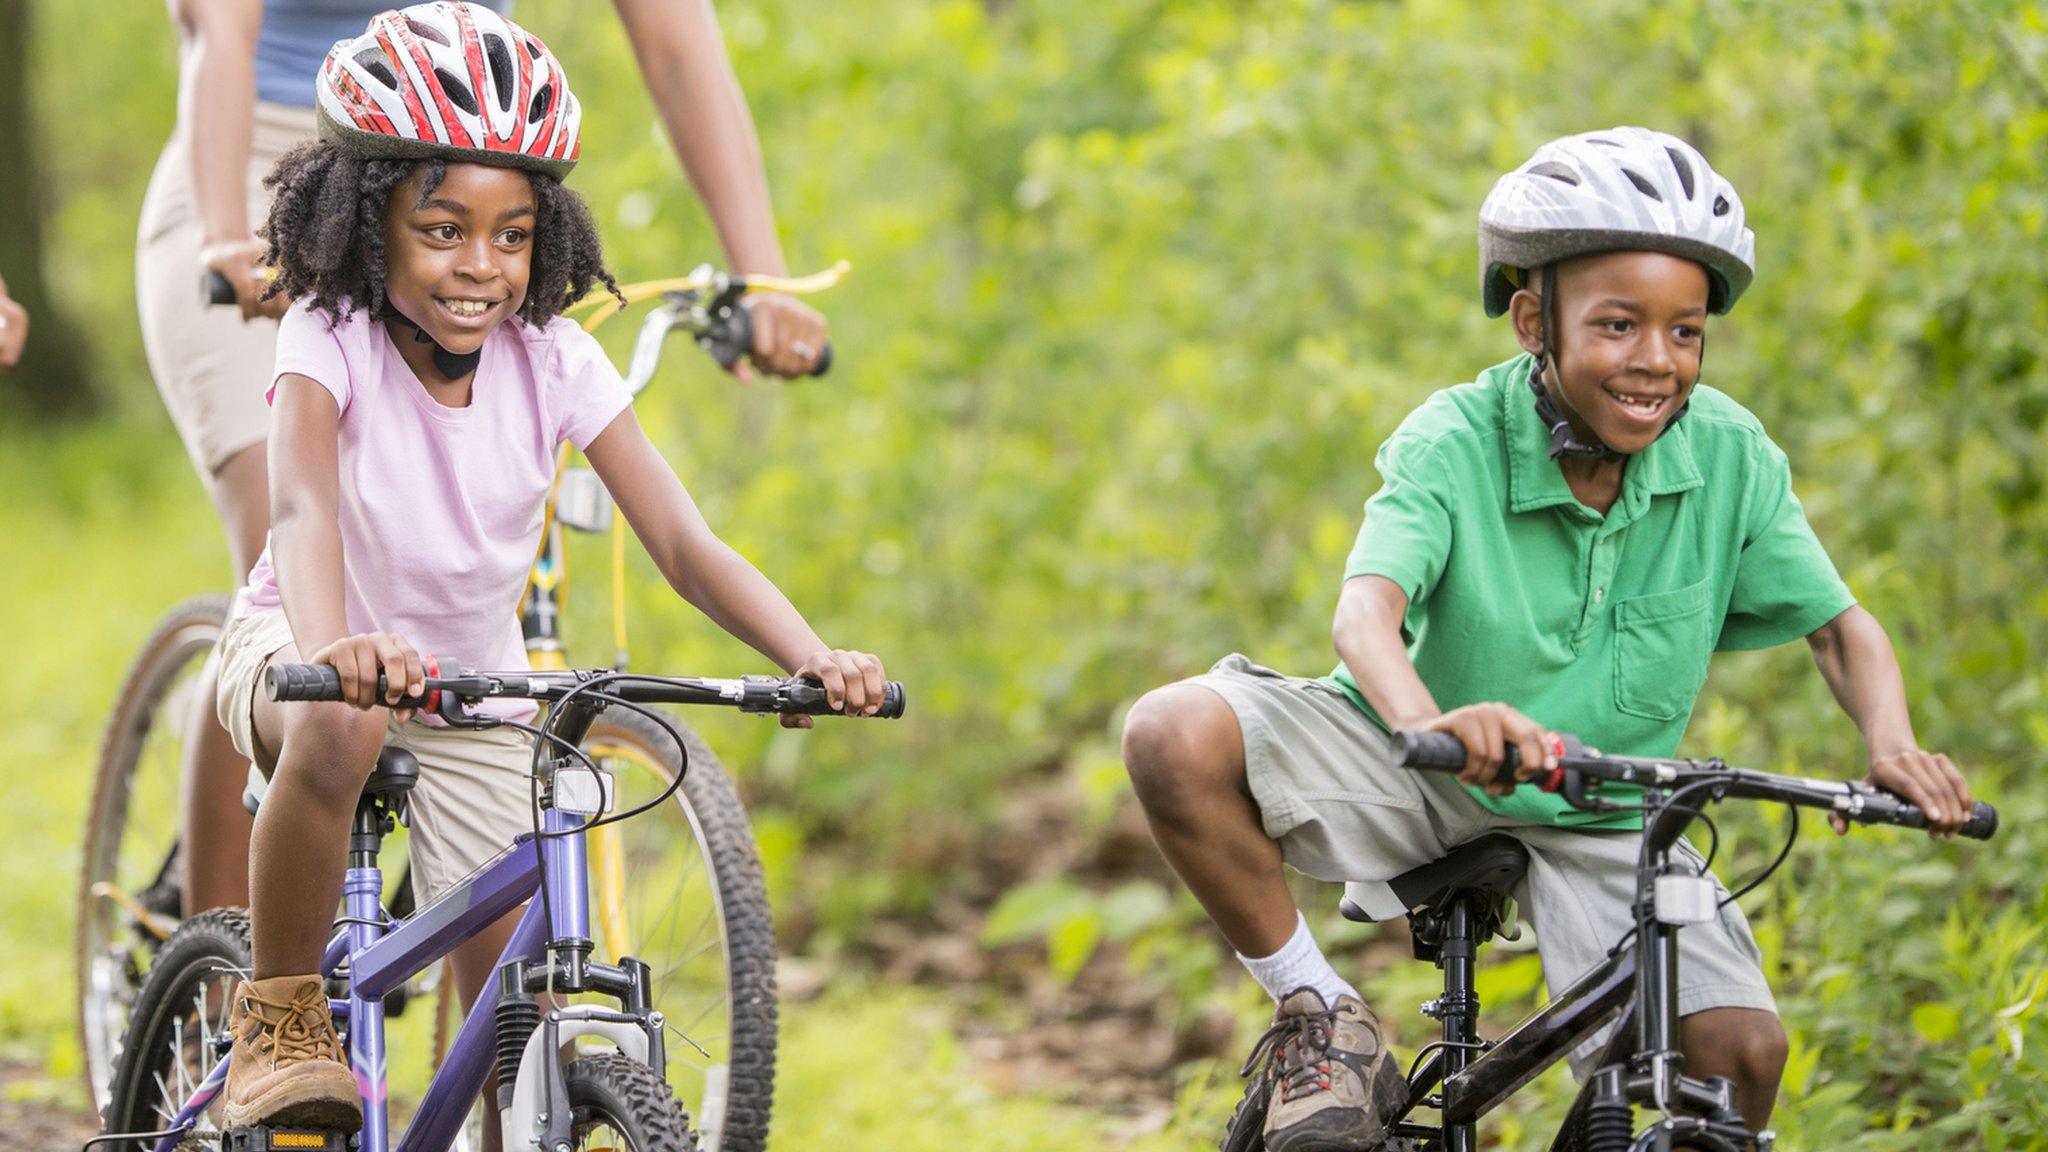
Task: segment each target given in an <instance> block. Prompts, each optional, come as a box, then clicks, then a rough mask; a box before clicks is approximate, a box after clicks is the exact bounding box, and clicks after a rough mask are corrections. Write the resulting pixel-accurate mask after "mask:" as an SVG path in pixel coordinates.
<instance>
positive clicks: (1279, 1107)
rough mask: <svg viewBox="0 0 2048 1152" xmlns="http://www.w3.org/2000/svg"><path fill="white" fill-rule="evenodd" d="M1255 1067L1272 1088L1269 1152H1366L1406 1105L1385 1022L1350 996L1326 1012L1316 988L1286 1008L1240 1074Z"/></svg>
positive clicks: (1301, 991) (1291, 996)
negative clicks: (1386, 1040) (1385, 1038)
mask: <svg viewBox="0 0 2048 1152" xmlns="http://www.w3.org/2000/svg"><path fill="white" fill-rule="evenodd" d="M1261 1064H1263V1065H1264V1068H1262V1069H1261V1068H1260V1067H1259V1066H1260V1065H1261ZM1255 1069H1256V1070H1258V1074H1259V1075H1262V1076H1265V1077H1267V1078H1268V1079H1270V1080H1271V1082H1272V1092H1271V1095H1270V1096H1269V1100H1270V1103H1269V1105H1268V1107H1267V1109H1266V1127H1265V1142H1266V1148H1267V1149H1268V1150H1269V1152H1365V1150H1366V1149H1368V1148H1370V1147H1372V1146H1373V1142H1374V1141H1375V1140H1377V1139H1378V1138H1379V1136H1380V1134H1381V1132H1382V1130H1383V1129H1384V1128H1385V1127H1386V1122H1387V1120H1388V1119H1389V1118H1391V1117H1392V1116H1394V1115H1395V1114H1397V1113H1398V1112H1399V1111H1400V1109H1401V1106H1402V1105H1403V1104H1405V1103H1406V1102H1407V1099H1408V1084H1407V1081H1406V1080H1405V1079H1404V1078H1403V1077H1402V1075H1401V1070H1400V1069H1399V1068H1398V1067H1397V1066H1396V1065H1395V1064H1394V1058H1393V1056H1392V1054H1390V1053H1389V1052H1388V1051H1387V1050H1386V1045H1385V1044H1384V1043H1383V1042H1382V1041H1381V1038H1380V1022H1379V1020H1378V1019H1376V1018H1375V1017H1374V1016H1373V1014H1372V1013H1371V1012H1370V1011H1368V1010H1367V1009H1366V1006H1365V1005H1364V1004H1362V1003H1360V1002H1359V1001H1358V999H1357V998H1355V997H1352V996H1339V997H1337V1003H1336V1004H1335V1006H1326V1005H1325V1004H1324V1003H1323V998H1322V997H1321V996H1320V995H1318V994H1317V993H1316V991H1315V989H1313V988H1297V989H1295V990H1294V991H1293V992H1290V993H1288V995H1287V998H1286V999H1285V1000H1282V1001H1281V1002H1280V1007H1279V1010H1278V1011H1276V1012H1274V1014H1273V1026H1272V1027H1271V1028H1268V1029H1267V1030H1266V1034H1265V1035H1264V1036H1262V1037H1260V1038H1259V1042H1258V1045H1257V1046H1256V1047H1254V1048H1253V1049H1252V1054H1251V1056H1250V1057H1249V1058H1248V1059H1246V1060H1245V1062H1244V1068H1243V1069H1242V1070H1241V1071H1240V1073H1239V1074H1240V1075H1244V1076H1250V1075H1252V1074H1253V1072H1254V1070H1255Z"/></svg>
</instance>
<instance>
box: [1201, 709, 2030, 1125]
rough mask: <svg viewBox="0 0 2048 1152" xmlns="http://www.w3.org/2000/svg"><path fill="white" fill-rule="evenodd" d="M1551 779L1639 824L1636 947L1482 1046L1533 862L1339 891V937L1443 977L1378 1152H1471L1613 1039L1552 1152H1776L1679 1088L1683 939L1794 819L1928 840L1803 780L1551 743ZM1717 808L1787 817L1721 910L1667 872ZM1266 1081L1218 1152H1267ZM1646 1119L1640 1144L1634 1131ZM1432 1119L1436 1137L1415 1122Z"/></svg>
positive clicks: (1510, 771)
mask: <svg viewBox="0 0 2048 1152" xmlns="http://www.w3.org/2000/svg"><path fill="white" fill-rule="evenodd" d="M1396 739H1397V743H1398V745H1399V748H1400V753H1401V766H1402V767H1404V768H1413V769H1419V770H1425V771H1432V772H1450V773H1455V772H1458V771H1461V770H1462V769H1463V768H1464V767H1465V746H1464V745H1463V744H1462V743H1460V742H1459V741H1458V739H1457V737H1455V736H1452V735H1449V734H1447V733H1442V732H1400V733H1396ZM1507 751H1508V759H1507V763H1506V765H1505V766H1504V767H1503V769H1502V776H1501V779H1506V780H1511V779H1513V775H1514V769H1515V766H1516V760H1517V758H1516V755H1515V749H1514V747H1513V746H1509V748H1508V749H1507ZM1556 751H1557V753H1558V760H1557V763H1558V766H1557V768H1555V769H1554V770H1552V771H1550V772H1549V773H1546V774H1545V776H1544V777H1542V778H1541V779H1540V780H1539V781H1537V782H1536V783H1537V785H1538V786H1539V787H1541V788H1543V789H1544V790H1545V791H1548V792H1556V793H1561V794H1562V795H1563V796H1564V798H1565V799H1566V801H1567V802H1569V803H1570V804H1571V805H1572V806H1573V807H1575V808H1579V809H1582V810H1585V811H1614V810H1618V809H1621V808H1636V807H1640V809H1641V810H1642V812H1643V841H1642V851H1641V853H1640V855H1639V856H1638V857H1637V862H1636V903H1635V919H1636V926H1635V929H1634V930H1633V931H1632V932H1630V933H1629V934H1628V935H1627V936H1625V937H1624V938H1623V939H1622V940H1621V941H1620V942H1618V943H1616V944H1615V946H1614V947H1613V948H1612V949H1611V950H1609V952H1608V955H1607V959H1606V960H1605V961H1604V962H1603V963H1601V964H1600V966H1599V967H1597V968H1595V969H1594V970H1593V971H1591V972H1589V973H1587V974H1586V975H1585V976H1584V977H1582V978H1580V979H1579V981H1578V982H1577V983H1575V984H1573V985H1572V986H1571V987H1570V988H1567V989H1565V990H1564V991H1563V992H1561V993H1559V994H1558V995H1557V996H1556V997H1555V998H1554V999H1553V1000H1552V1001H1551V1002H1550V1004H1549V1005H1548V1006H1546V1007H1544V1008H1543V1009H1541V1010H1540V1011H1538V1012H1536V1013H1534V1014H1533V1015H1531V1016H1529V1017H1528V1018H1527V1019H1525V1020H1523V1021H1522V1022H1521V1023H1520V1024H1518V1025H1516V1026H1515V1028H1514V1029H1513V1030H1512V1031H1510V1032H1509V1033H1508V1034H1507V1035H1505V1036H1503V1037H1501V1038H1500V1039H1499V1040H1495V1041H1482V1040H1480V1038H1479V1033H1478V1024H1479V997H1478V995H1477V993H1476V992H1475V991H1474V986H1473V970H1474V967H1475V960H1476V958H1477V952H1478V948H1479V946H1480V945H1481V944H1482V943H1483V942H1485V941H1486V940H1487V939H1489V938H1491V937H1492V936H1494V935H1495V934H1497V933H1499V932H1500V931H1501V930H1502V928H1503V925H1504V923H1505V921H1506V904H1507V899H1508V893H1509V892H1510V891H1511V890H1512V889H1513V888H1514V886H1515V884H1516V882H1517V881H1519V880H1520V879H1521V877H1522V874H1523V872H1524V871H1526V870H1527V868H1528V863H1529V855H1528V850H1527V849H1525V848H1524V847H1523V846H1522V843H1521V841H1519V840H1517V839H1515V838H1514V837H1513V836H1511V835H1509V834H1507V833H1504V832H1497V833H1493V834H1491V835H1488V836H1483V837H1481V838H1480V839H1478V840H1474V841H1472V842H1471V843H1469V844H1465V845H1462V846H1460V847H1459V848H1457V849H1456V850H1455V851H1453V852H1452V853H1451V854H1450V855H1448V856H1446V857H1444V858H1443V859H1441V860H1437V861H1433V862H1432V863H1429V864H1425V865H1423V866H1422V867H1420V868H1415V869H1412V870H1410V871H1408V872H1406V873H1403V874H1402V875H1400V876H1397V877H1395V878H1394V879H1393V880H1391V881H1388V882H1387V883H1386V884H1384V885H1377V884H1375V885H1353V886H1351V888H1350V889H1349V890H1347V893H1346V896H1345V899H1344V903H1343V913H1344V915H1345V917H1346V918H1347V919H1351V920H1357V921H1362V922H1374V921H1381V920H1387V919H1391V918H1393V917H1394V916H1399V915H1406V916H1407V917H1408V920H1409V926H1410V928H1411V929H1412V930H1413V936H1414V940H1415V945H1414V947H1415V956H1416V958H1417V959H1419V960H1428V961H1431V962H1433V963H1434V964H1435V965H1436V966H1437V967H1438V968H1439V969H1441V970H1442V971H1443V974H1444V991H1443V996H1442V997H1441V998H1440V999H1436V1000H1432V1001H1430V1002H1429V1003H1427V1004H1425V1005H1423V1007H1422V1012H1423V1014H1424V1015H1426V1016H1430V1017H1432V1018H1434V1019H1436V1020H1438V1021H1439V1022H1440V1023H1441V1024H1442V1026H1443V1036H1442V1038H1441V1039H1439V1040H1435V1041H1432V1042H1431V1043H1429V1044H1427V1045H1425V1046H1424V1047H1423V1049H1422V1051H1421V1052H1419V1053H1417V1055H1416V1059H1415V1063H1414V1065H1413V1066H1412V1067H1411V1068H1410V1069H1409V1072H1408V1097H1407V1101H1406V1103H1405V1104H1403V1106H1402V1108H1401V1110H1400V1112H1399V1113H1398V1114H1397V1115H1395V1116H1394V1117H1393V1118H1392V1119H1390V1120H1389V1121H1388V1123H1387V1127H1386V1130H1385V1132H1384V1134H1383V1135H1382V1136H1381V1138H1380V1141H1379V1143H1378V1147H1379V1148H1380V1149H1382V1150H1384V1152H1472V1150H1473V1149H1475V1148H1477V1147H1478V1122H1479V1120H1480V1118H1481V1117H1483V1116H1485V1115H1486V1114H1487V1113H1488V1112H1491V1111H1492V1110H1493V1109H1495V1108H1497V1107H1499V1106H1500V1105H1501V1104H1502V1103H1503V1102H1504V1101H1506V1100H1507V1099H1508V1097H1510V1096H1512V1095H1514V1093H1515V1092H1517V1091H1519V1090H1520V1089H1521V1088H1522V1086H1523V1085H1526V1084H1528V1083H1529V1082H1530V1081H1531V1080H1534V1079H1535V1078H1536V1077H1537V1076H1538V1075H1539V1074H1541V1073H1542V1072H1543V1071H1544V1070H1545V1069H1547V1068H1549V1067H1550V1066H1551V1065H1553V1064H1555V1063H1557V1062H1558V1061H1559V1060H1561V1059H1563V1058H1564V1057H1565V1056H1566V1055H1567V1054H1568V1053H1570V1052H1572V1051H1573V1050H1574V1049H1575V1048H1577V1047H1578V1046H1579V1045H1580V1044H1582V1043H1584V1042H1585V1041H1586V1040H1587V1039H1588V1038H1589V1037H1591V1036H1592V1035H1593V1034H1595V1033H1596V1032H1598V1031H1600V1030H1601V1029H1602V1028H1604V1027H1606V1026H1608V1025H1609V1024H1615V1025H1616V1028H1615V1030H1614V1034H1613V1038H1612V1039H1610V1040H1609V1041H1608V1043H1607V1046H1606V1048H1605V1049H1604V1050H1603V1051H1602V1053H1601V1055H1600V1057H1599V1059H1598V1061H1597V1062H1596V1063H1595V1065H1594V1071H1593V1073H1592V1075H1591V1076H1589V1077H1588V1078H1587V1079H1586V1082H1585V1083H1584V1085H1582V1086H1581V1088H1580V1090H1579V1095H1578V1099H1577V1100H1576V1101H1575V1102H1574V1103H1573V1105H1572V1108H1571V1111H1570V1112H1568V1113H1567V1114H1566V1115H1565V1118H1564V1122H1563V1124H1562V1125H1561V1126H1560V1127H1559V1129H1558V1132H1557V1135H1556V1137H1555V1138H1554V1139H1553V1140H1552V1141H1551V1143H1550V1148H1551V1152H1668V1150H1669V1149H1672V1148H1693V1149H1700V1150H1702V1152H1770V1149H1771V1147H1772V1144H1773V1141H1774V1136H1773V1134H1772V1133H1771V1132H1769V1131H1764V1132H1755V1131H1752V1130H1750V1128H1749V1127H1748V1126H1747V1125H1746V1124H1745V1123H1744V1122H1743V1119H1742V1115H1741V1113H1739V1112H1738V1111H1736V1109H1735V1099H1734V1085H1733V1084H1732V1083H1730V1082H1729V1081H1728V1080H1726V1079H1724V1078H1722V1077H1718V1076H1717V1077H1710V1078H1707V1079H1698V1078H1695V1077H1691V1076H1687V1075H1685V1074H1684V1072H1683V1069H1684V1057H1683V1056H1682V1055H1681V1054H1680V1052H1679V1046H1678V1019H1679V1014H1678V932H1679V929H1680V928H1682V927H1684V926H1685V925H1687V924H1700V923H1705V922H1707V921H1709V920H1711V919H1713V918H1714V917H1715V916H1716V915H1717V914H1718V912H1719V910H1720V908H1721V906H1722V905H1723V904H1725V903H1727V902H1728V901H1730V900H1733V899H1735V898H1736V897H1738V896H1740V895H1742V894H1743V893H1745V892H1748V891H1749V890H1751V889H1753V888H1755V887H1756V886H1757V885H1758V884H1761V883H1762V882H1763V881H1764V880H1765V879H1766V878H1768V877H1769V876H1770V875H1771V873H1772V872H1774V871H1776V870H1777V868H1778V866H1779V865H1780V864H1783V863H1784V862H1785V859H1786V857H1787V856H1789V855H1790V854H1791V851H1792V845H1793V843H1794V842H1795V841H1796V840H1797V838H1798V831H1799V822H1798V813H1797V809H1799V808H1820V809H1824V810H1826V811H1828V812H1831V813H1833V814H1835V815H1837V816H1840V817H1841V818H1842V819H1844V820H1846V821H1848V822H1850V823H1854V824H1895V825H1898V826H1900V827H1904V828H1925V827H1926V826H1927V817H1926V816H1925V815H1924V814H1923V813H1922V812H1921V811H1920V809H1919V808H1917V807H1915V806H1913V805H1912V804H1909V803H1907V802H1906V801H1904V800H1902V799H1900V798H1899V797H1897V796H1894V795H1892V794H1891V793H1888V792H1885V791H1882V790H1880V789H1877V788H1874V787H1872V786H1871V785H1869V784H1866V783H1863V782H1861V781H1850V782H1846V783H1845V782H1842V781H1834V780H1808V779H1803V778H1800V777H1796V776H1778V775H1773V774H1771V773H1768V772H1755V771H1750V770H1748V769H1741V768H1730V767H1729V766H1728V765H1727V764H1726V763H1725V762H1723V761H1721V760H1718V759H1714V760H1678V759H1673V760H1657V759H1639V758H1633V757H1625V756H1607V755H1603V754H1601V753H1600V752H1599V751H1598V750H1597V749H1593V748H1587V747H1585V746H1583V745H1582V744H1580V743H1579V742H1578V741H1576V740H1574V739H1572V738H1570V737H1563V738H1561V740H1560V744H1559V746H1558V747H1557V749H1556ZM1606 783H1614V784H1633V785H1637V786H1639V787H1641V788H1642V789H1643V792H1642V797H1641V800H1640V801H1639V802H1636V801H1631V802H1630V803H1628V804H1620V803H1617V802H1615V801H1613V800H1609V799H1606V798H1603V797H1602V796H1600V795H1599V794H1598V793H1599V786H1600V785H1602V784H1606ZM1727 799H1742V800H1764V801H1769V802H1773V803H1778V804H1785V805H1788V806H1790V807H1792V808H1793V809H1794V812H1793V814H1792V815H1793V819H1792V824H1791V832H1790V834H1789V835H1788V836H1787V838H1786V841H1785V847H1784V849H1783V850H1782V851H1780V852H1779V853H1778V856H1777V858H1776V859H1774V860H1772V861H1771V864H1770V866H1769V867H1767V868H1765V869H1764V871H1763V872H1762V873H1761V874H1760V875H1758V876H1757V877H1756V879H1755V880H1753V881H1751V882H1750V883H1749V884H1748V885H1747V886H1745V887H1744V888H1743V889H1742V891H1740V892H1736V893H1734V894H1732V895H1729V896H1725V897H1718V898H1717V892H1716V889H1715V887H1714V883H1713V880H1712V878H1711V877H1709V876H1708V875H1707V874H1706V871H1705V869H1704V868H1703V867H1700V866H1696V865H1694V864H1693V863H1691V862H1690V861H1688V860H1686V859H1684V858H1682V857H1676V856H1674V855H1673V854H1672V851H1671V849H1672V847H1673V845H1675V844H1676V843H1677V842H1678V838H1679V837H1680V836H1681V835H1683V834H1684V832H1685V829H1686V827H1687V825H1689V824H1691V823H1692V821H1693V820H1695V819H1699V818H1702V816H1703V815H1704V811H1705V808H1706V806H1707V805H1708V804H1711V803H1715V802H1718V801H1721V800H1727ZM1997 830H1998V811H1997V810H1996V809H1995V808H1993V807H1992V806H1991V805H1989V804H1986V803H1983V802H1982V801H1979V802H1977V804H1976V805H1975V807H1974V810H1973V811H1972V812H1971V814H1970V819H1969V822H1968V823H1966V824H1965V825H1964V826H1963V828H1962V834H1963V835H1964V836H1968V837H1971V838H1973V839H1977V840H1988V839H1990V838H1991V836H1992V834H1993V833H1995V832H1996V831H1997ZM1270 1090H1271V1081H1270V1079H1269V1078H1267V1077H1263V1076H1262V1077H1259V1078H1257V1079H1255V1080H1254V1081H1253V1082H1252V1083H1251V1085H1250V1086H1249V1087H1248V1088H1247V1089H1246V1091H1245V1097H1244V1100H1243V1101H1242V1102H1241V1103H1239V1105H1238V1107H1237V1111H1236V1113H1235V1114H1234V1115H1233V1116H1232V1117H1231V1118H1230V1126H1229V1128H1228V1129H1227V1130H1226V1132H1225V1134H1224V1137H1223V1144H1222V1147H1223V1150H1224V1152H1255V1150H1257V1149H1260V1148H1262V1147H1263V1146H1264V1141H1263V1139H1262V1138H1261V1136H1260V1129H1261V1128H1262V1127H1264V1124H1265V1118H1266V1105H1267V1094H1268V1093H1269V1092H1270ZM1638 1108H1643V1109H1647V1110H1648V1111H1649V1112H1650V1113H1651V1114H1652V1119H1651V1121H1650V1123H1649V1124H1648V1126H1647V1127H1644V1128H1642V1129H1641V1130H1638V1129H1637V1128H1636V1119H1635V1113H1636V1110H1637V1109H1638ZM1425 1109H1427V1110H1430V1111H1434V1112H1435V1113H1436V1119H1435V1122H1433V1123H1426V1122H1423V1121H1422V1120H1420V1119H1418V1118H1417V1115H1416V1114H1417V1113H1418V1112H1419V1111H1421V1110H1425Z"/></svg>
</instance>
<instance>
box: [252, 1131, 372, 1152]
mask: <svg viewBox="0 0 2048 1152" xmlns="http://www.w3.org/2000/svg"><path fill="white" fill-rule="evenodd" d="M223 1146H224V1147H225V1149H226V1152H348V1137H347V1136H346V1135H344V1134H342V1133H340V1132H330V1131H323V1130H320V1129H316V1128H272V1127H269V1126H267V1125H263V1124H252V1125H249V1126H248V1127H244V1128H230V1129H228V1133H227V1140H226V1141H225V1142H224V1145H223Z"/></svg>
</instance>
